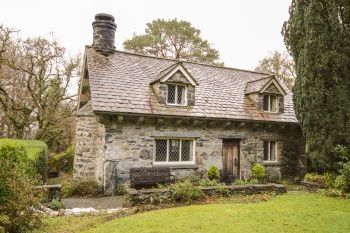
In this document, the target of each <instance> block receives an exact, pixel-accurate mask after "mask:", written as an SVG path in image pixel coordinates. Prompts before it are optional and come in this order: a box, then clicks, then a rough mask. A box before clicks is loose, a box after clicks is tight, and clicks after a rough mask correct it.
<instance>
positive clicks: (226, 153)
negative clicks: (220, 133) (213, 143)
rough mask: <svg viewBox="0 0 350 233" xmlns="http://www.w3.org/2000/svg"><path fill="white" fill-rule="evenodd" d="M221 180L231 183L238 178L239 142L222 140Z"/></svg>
mask: <svg viewBox="0 0 350 233" xmlns="http://www.w3.org/2000/svg"><path fill="white" fill-rule="evenodd" d="M222 161H223V179H224V180H225V181H232V180H233V179H238V178H239V171H240V167H239V165H240V156H239V140H224V141H223V148H222Z"/></svg>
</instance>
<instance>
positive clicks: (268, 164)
mask: <svg viewBox="0 0 350 233" xmlns="http://www.w3.org/2000/svg"><path fill="white" fill-rule="evenodd" d="M262 164H263V165H266V166H279V165H281V163H280V162H279V161H263V162H262Z"/></svg>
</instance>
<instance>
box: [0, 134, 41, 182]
mask: <svg viewBox="0 0 350 233" xmlns="http://www.w3.org/2000/svg"><path fill="white" fill-rule="evenodd" d="M6 146H7V147H14V148H17V149H18V148H22V149H23V148H24V150H25V152H26V154H25V156H26V157H27V158H26V160H28V161H29V162H28V163H26V166H27V168H26V169H27V170H28V171H31V173H32V175H33V176H34V178H38V179H39V180H41V181H43V182H45V181H46V179H47V168H48V165H47V157H48V156H47V154H48V150H47V146H46V144H45V143H44V142H42V141H36V140H18V139H0V148H2V147H6ZM17 149H16V150H17ZM20 155H22V154H19V156H20ZM22 159H23V158H22Z"/></svg>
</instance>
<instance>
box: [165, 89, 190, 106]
mask: <svg viewBox="0 0 350 233" xmlns="http://www.w3.org/2000/svg"><path fill="white" fill-rule="evenodd" d="M186 91H187V88H186V86H185V85H179V84H168V85H167V104H169V105H186V104H187V101H186V96H187V93H186Z"/></svg>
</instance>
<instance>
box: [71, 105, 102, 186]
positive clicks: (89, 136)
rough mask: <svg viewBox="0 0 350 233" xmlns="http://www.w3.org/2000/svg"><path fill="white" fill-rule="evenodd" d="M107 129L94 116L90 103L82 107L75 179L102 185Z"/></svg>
mask: <svg viewBox="0 0 350 233" xmlns="http://www.w3.org/2000/svg"><path fill="white" fill-rule="evenodd" d="M104 139H105V129H104V126H103V124H101V123H99V122H98V121H97V118H96V116H95V115H94V114H92V108H91V104H90V102H88V103H87V104H85V105H84V107H82V108H81V109H80V110H79V112H78V114H77V122H76V135H75V142H76V143H75V155H74V171H73V173H74V179H95V178H98V182H100V183H102V182H103V179H102V178H101V177H102V176H103V169H102V170H101V165H102V164H103V163H104V160H105V159H104V157H103V150H104V149H103V146H104V144H105V141H104Z"/></svg>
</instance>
